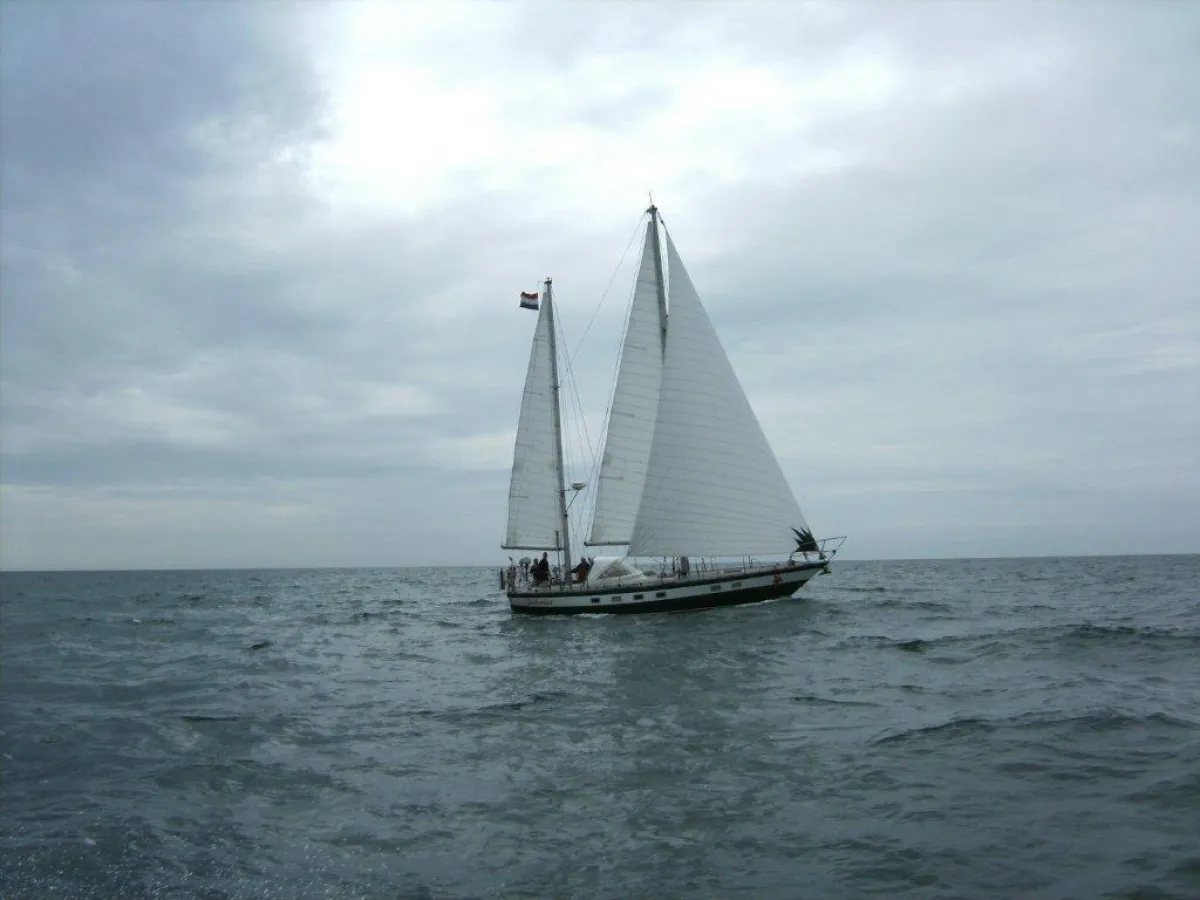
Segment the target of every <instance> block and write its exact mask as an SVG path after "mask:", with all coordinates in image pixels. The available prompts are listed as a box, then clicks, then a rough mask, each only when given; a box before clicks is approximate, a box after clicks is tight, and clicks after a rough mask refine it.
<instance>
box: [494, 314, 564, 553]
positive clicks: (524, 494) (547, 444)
mask: <svg viewBox="0 0 1200 900" xmlns="http://www.w3.org/2000/svg"><path fill="white" fill-rule="evenodd" d="M553 329H554V310H553V300H552V299H551V297H550V294H549V292H548V291H547V294H546V296H545V298H544V299H543V301H542V304H541V309H540V310H539V311H538V323H537V328H536V329H535V330H534V334H533V349H532V350H531V351H530V353H529V370H528V372H527V373H526V375H525V393H524V395H523V396H522V397H521V417H520V419H519V420H518V422H517V441H516V446H515V448H514V450H513V466H512V481H511V482H510V483H509V488H508V531H507V533H506V535H505V539H504V547H505V549H527V550H557V549H559V547H560V546H561V541H562V537H561V535H560V529H561V528H562V520H561V518H560V502H561V501H560V498H561V496H562V493H561V492H562V478H561V475H560V474H559V463H558V461H557V455H558V453H559V449H558V428H557V423H556V422H555V410H554V373H555V370H556V365H555V361H554V340H553Z"/></svg>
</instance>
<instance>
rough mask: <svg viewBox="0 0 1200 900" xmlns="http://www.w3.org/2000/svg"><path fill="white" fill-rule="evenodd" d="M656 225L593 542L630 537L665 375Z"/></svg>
mask: <svg viewBox="0 0 1200 900" xmlns="http://www.w3.org/2000/svg"><path fill="white" fill-rule="evenodd" d="M656 230H657V222H656V221H655V217H654V216H651V217H650V224H649V225H648V226H647V227H646V242H645V245H644V246H643V248H642V264H641V267H640V268H639V269H638V277H637V284H636V286H635V288H634V292H633V303H632V304H631V305H630V309H629V323H628V326H627V327H626V330H625V343H624V345H623V346H622V348H621V368H620V371H619V372H618V374H617V386H616V390H615V391H614V392H613V400H612V408H611V409H610V411H609V414H608V436H607V438H606V439H605V443H604V456H603V458H602V460H601V463H600V477H599V484H598V487H597V494H596V506H595V511H594V512H593V515H592V533H591V535H590V536H589V537H588V543H589V544H627V543H629V539H630V536H631V535H632V534H633V522H634V519H635V518H636V517H637V511H638V504H639V503H640V502H641V499H642V485H643V484H644V483H645V480H646V465H647V463H648V462H649V460H650V442H651V441H652V440H653V438H654V417H655V415H656V413H657V411H658V388H659V383H660V382H661V380H662V358H663V344H662V327H663V322H662V321H661V317H660V314H659V304H658V292H659V283H658V273H657V271H656V266H655V255H656V248H657V236H656V235H655V231H656Z"/></svg>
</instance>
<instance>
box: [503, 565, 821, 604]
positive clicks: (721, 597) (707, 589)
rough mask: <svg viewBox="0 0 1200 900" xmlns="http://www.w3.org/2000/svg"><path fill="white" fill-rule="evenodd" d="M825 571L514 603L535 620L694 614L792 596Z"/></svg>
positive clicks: (746, 575)
mask: <svg viewBox="0 0 1200 900" xmlns="http://www.w3.org/2000/svg"><path fill="white" fill-rule="evenodd" d="M825 568H826V563H825V562H812V563H810V562H805V563H796V564H793V565H783V566H774V567H754V568H748V569H742V570H738V571H736V572H722V573H714V574H703V575H697V576H694V577H692V578H688V579H679V578H664V579H657V578H656V579H652V580H643V581H640V582H628V583H625V584H620V585H616V586H612V587H604V588H602V589H597V588H596V587H595V586H592V585H586V584H585V585H570V586H563V585H555V586H551V587H548V588H542V589H533V590H529V589H526V590H513V591H510V592H509V593H508V601H509V605H510V607H511V608H512V611H513V612H514V613H516V614H519V615H534V616H539V615H540V616H546V615H550V616H561V615H579V614H593V615H595V614H613V615H629V614H635V613H642V614H645V613H668V612H692V611H697V610H702V609H718V608H720V607H724V606H740V605H743V604H746V603H761V602H763V601H764V600H776V599H779V598H781V597H790V596H791V595H792V594H794V593H795V592H796V591H797V590H799V589H800V588H801V587H803V586H804V584H805V583H807V582H808V580H809V579H811V578H812V577H814V576H815V575H817V574H819V573H820V572H821V571H822V570H824V569H825Z"/></svg>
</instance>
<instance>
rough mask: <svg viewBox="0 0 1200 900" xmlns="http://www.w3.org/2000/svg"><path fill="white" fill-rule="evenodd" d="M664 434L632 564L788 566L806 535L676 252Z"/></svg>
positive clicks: (672, 255)
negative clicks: (639, 560) (727, 560)
mask: <svg viewBox="0 0 1200 900" xmlns="http://www.w3.org/2000/svg"><path fill="white" fill-rule="evenodd" d="M667 261H668V265H669V267H670V269H669V270H670V273H671V292H670V302H671V319H670V324H669V326H668V328H667V348H666V356H665V359H664V362H663V375H662V388H661V390H660V392H659V398H658V413H657V424H656V427H655V431H654V441H653V444H652V446H651V450H650V463H649V466H648V468H647V472H646V483H645V487H644V489H643V491H642V501H641V505H640V507H639V509H638V515H637V524H636V526H635V527H634V530H633V539H632V541H631V542H630V547H629V555H630V556H749V555H754V554H764V555H766V554H778V555H781V556H786V555H788V554H789V553H791V552H792V551H793V550H794V549H795V548H796V537H795V534H794V533H793V531H792V529H793V528H796V529H799V530H800V531H802V532H804V531H808V525H807V524H806V523H805V521H804V517H803V516H802V515H801V513H800V507H799V505H798V504H797V503H796V498H795V496H794V495H793V494H792V491H791V488H790V487H789V486H788V483H787V479H785V478H784V476H783V471H782V470H781V469H780V468H779V462H778V461H777V460H776V459H775V454H774V453H773V452H772V451H771V447H770V445H769V444H768V443H767V438H766V435H764V434H763V430H762V427H761V426H760V425H759V423H758V418H757V417H756V416H755V415H754V410H753V409H751V407H750V402H749V401H748V400H747V399H746V394H745V392H744V391H743V390H742V386H741V384H740V383H739V382H738V379H737V375H736V374H734V371H733V367H732V366H731V365H730V363H729V359H728V357H727V356H726V355H725V350H724V349H723V348H722V347H721V343H720V341H719V340H718V339H717V334H716V331H714V330H713V326H712V323H711V322H710V321H709V319H708V314H707V313H706V312H705V311H704V307H703V306H701V304H700V298H699V297H698V296H697V295H696V289H695V288H694V287H693V286H692V281H691V278H689V277H688V274H687V271H686V270H685V269H684V268H683V263H682V262H681V261H680V259H679V254H678V252H677V251H676V250H675V244H674V242H672V241H671V239H670V236H668V237H667Z"/></svg>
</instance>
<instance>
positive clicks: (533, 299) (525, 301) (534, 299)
mask: <svg viewBox="0 0 1200 900" xmlns="http://www.w3.org/2000/svg"><path fill="white" fill-rule="evenodd" d="M537 308H538V294H537V291H534V292H533V293H532V294H531V293H529V292H528V291H521V309H537Z"/></svg>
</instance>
